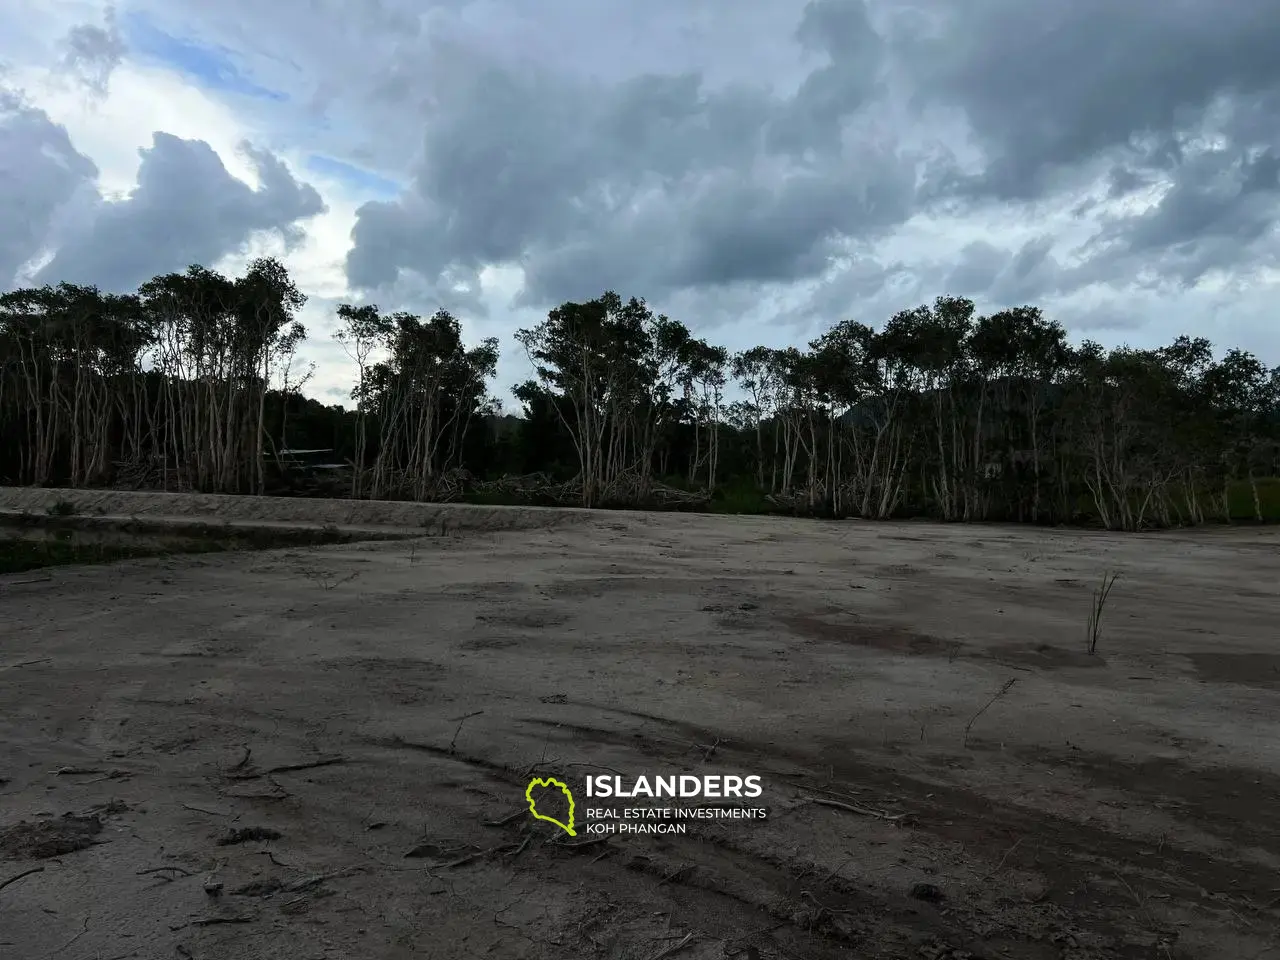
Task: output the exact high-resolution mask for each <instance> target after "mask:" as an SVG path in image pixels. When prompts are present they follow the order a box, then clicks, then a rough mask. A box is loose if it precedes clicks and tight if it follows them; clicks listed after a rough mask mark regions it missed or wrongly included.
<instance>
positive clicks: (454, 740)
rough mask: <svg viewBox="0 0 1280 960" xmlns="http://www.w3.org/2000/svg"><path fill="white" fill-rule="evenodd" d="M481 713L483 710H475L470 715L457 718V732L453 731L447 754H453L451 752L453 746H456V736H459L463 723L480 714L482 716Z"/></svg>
mask: <svg viewBox="0 0 1280 960" xmlns="http://www.w3.org/2000/svg"><path fill="white" fill-rule="evenodd" d="M482 713H484V711H483V710H475V711H473V712H471V713H468V714H466V715H464V716H461V717H459V718H458V729H457V730H455V731H453V739H452V740H450V741H449V752H450V753H453V752H454V746H455V745H456V744H457V742H458V734H460V733H461V732H462V725H463V724H464V723H466V722H467V721H468V720H470V719H471V718H472V717H478V716H480V714H482Z"/></svg>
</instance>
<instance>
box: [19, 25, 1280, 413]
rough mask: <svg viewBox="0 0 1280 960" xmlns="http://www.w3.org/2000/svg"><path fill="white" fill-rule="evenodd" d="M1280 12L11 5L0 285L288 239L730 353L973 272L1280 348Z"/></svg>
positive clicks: (520, 311) (1114, 339)
mask: <svg viewBox="0 0 1280 960" xmlns="http://www.w3.org/2000/svg"><path fill="white" fill-rule="evenodd" d="M1277 50H1280V5H1277V4H1276V3H1275V0H1230V2H1227V3H1223V2H1221V0H1123V2H1119V0H966V2H964V3H956V2H954V0H809V2H806V0H734V2H730V0H477V2H467V0H439V2H431V0H361V2H359V3H354V2H347V0H341V2H340V0H269V2H268V0H222V2H220V3H217V4H214V3H209V2H207V0H163V2H161V0H118V2H116V3H114V4H106V3H101V2H98V0H0V287H7V286H13V285H18V284H31V283H37V284H38V283H44V282H57V281H59V280H68V281H72V282H77V283H93V284H97V285H99V286H100V287H102V288H104V289H110V290H127V289H133V288H135V287H136V286H137V284H138V283H139V282H141V281H143V280H145V279H147V278H149V277H151V276H153V275H155V274H157V273H161V272H167V271H171V270H181V269H183V268H184V267H185V266H186V265H187V264H189V263H202V264H205V265H209V266H217V267H219V268H221V269H224V270H227V271H229V272H234V271H236V270H238V269H239V268H240V267H241V266H242V265H243V263H244V262H245V260H246V258H248V257H251V256H254V255H260V254H273V255H277V256H281V257H282V258H283V259H284V260H285V262H286V263H287V264H288V265H289V267H290V269H291V270H292V271H293V273H294V276H295V278H296V279H297V281H298V283H299V285H300V286H301V287H302V288H303V290H304V291H305V292H306V293H307V294H308V295H309V296H310V298H311V300H310V302H309V304H308V306H307V308H306V311H305V315H304V319H305V320H306V322H307V324H308V326H309V328H310V330H311V335H312V342H311V343H310V344H309V345H308V346H307V348H306V357H307V358H308V359H310V360H313V361H314V362H315V363H316V364H317V375H316V378H315V380H314V381H313V382H312V384H311V385H310V387H309V392H311V393H312V394H313V395H315V396H319V397H322V398H324V399H326V400H328V401H330V402H333V401H335V400H338V399H341V398H342V397H343V396H345V394H346V393H347V391H348V389H349V383H350V376H351V372H352V371H351V365H350V364H349V363H348V361H347V359H346V357H345V356H344V354H343V352H342V350H341V349H340V348H339V347H338V346H336V345H334V344H332V343H330V342H327V341H328V335H329V332H330V331H331V329H332V313H333V308H334V306H335V305H336V304H337V303H340V302H343V301H344V300H345V301H372V302H375V303H378V304H379V305H381V306H383V307H385V308H389V309H407V310H412V311H415V312H419V313H430V312H431V311H433V310H434V309H436V308H437V307H439V306H444V307H447V308H449V309H451V310H453V311H454V312H455V313H456V314H457V315H459V316H460V317H461V318H463V320H464V323H465V325H466V327H467V330H468V333H469V335H470V336H471V337H473V338H478V337H481V336H491V335H497V336H500V337H503V346H504V350H505V351H506V353H505V355H504V358H503V362H502V367H501V377H502V380H503V382H504V384H510V383H512V382H515V381H516V380H519V379H522V378H523V377H524V376H525V374H526V369H525V366H524V364H523V359H522V357H521V356H520V355H519V354H518V348H517V347H515V345H514V343H513V342H512V340H511V339H510V337H509V336H507V335H508V334H509V333H510V332H511V331H513V330H514V329H515V328H516V327H519V326H526V325H530V324H532V323H535V322H537V320H538V319H539V318H540V317H541V316H543V315H545V312H546V310H547V309H548V307H549V306H552V305H554V304H556V303H559V302H562V301H564V300H567V299H585V298H589V297H592V296H595V295H598V294H599V293H601V292H602V291H603V290H605V289H608V288H611V289H615V290H617V291H618V292H619V293H621V294H622V295H623V296H631V295H636V296H642V297H645V298H647V299H648V300H649V302H650V304H651V305H652V306H654V307H655V309H658V310H661V311H663V312H666V313H668V314H670V315H671V316H673V317H678V318H680V319H682V320H684V321H685V322H687V323H688V324H689V325H690V326H691V327H693V328H694V329H695V330H696V331H697V332H698V333H699V334H700V335H702V336H706V337H708V338H709V339H712V340H713V341H716V342H719V343H723V344H724V345H726V346H728V347H730V348H733V349H741V348H744V347H747V346H751V345H754V344H757V343H765V344H769V345H774V346H779V345H783V344H786V343H800V342H803V341H805V340H807V339H809V338H810V337H812V336H814V335H816V334H817V333H818V332H820V331H821V329H823V328H824V327H825V326H826V325H828V324H830V323H832V322H834V321H837V320H840V319H843V318H854V319H859V320H862V321H864V322H868V323H872V324H875V325H878V324H880V323H882V322H883V321H884V320H885V319H887V318H888V317H889V316H890V315H891V314H892V313H893V312H894V311H896V310H898V309H902V308H905V307H910V306H914V305H916V304H918V303H921V302H926V301H931V300H932V299H933V298H934V297H935V296H937V295H939V294H942V293H948V294H954V295H961V296H968V297H971V298H973V299H975V300H976V301H977V302H978V304H979V307H980V308H981V309H996V308H999V307H1002V306H1008V305H1016V304H1021V303H1035V304H1039V305H1041V306H1043V307H1044V308H1045V309H1046V310H1047V311H1048V312H1049V313H1050V315H1052V316H1054V317H1056V318H1057V319H1059V320H1060V321H1061V322H1063V323H1064V324H1065V325H1066V326H1067V327H1068V328H1069V330H1070V331H1071V332H1072V335H1073V337H1075V338H1077V339H1078V338H1082V337H1086V336H1087V337H1092V338H1094V339H1097V340H1101V341H1102V342H1104V343H1107V344H1114V343H1120V342H1128V343H1131V344H1133V345H1135V346H1154V345H1157V344H1159V343H1162V342H1167V341H1168V340H1169V339H1171V338H1172V337H1173V336H1176V335H1177V334H1179V333H1183V332H1185V333H1190V334H1195V335H1203V336H1207V337H1209V338H1210V339H1212V340H1213V341H1214V342H1215V343H1216V344H1218V345H1219V346H1220V347H1225V346H1241V347H1244V348H1246V349H1249V350H1252V351H1254V352H1255V353H1257V354H1259V355H1260V356H1261V357H1262V358H1263V359H1264V360H1265V361H1267V362H1269V363H1271V364H1276V363H1280V321H1278V320H1277V310H1276V302H1277V295H1278V294H1280V264H1278V263H1277V260H1278V258H1277V253H1278V252H1280V241H1278V239H1277V229H1276V223H1277V216H1278V214H1280V152H1278V151H1280V57H1277V56H1276V54H1275V52H1276V51H1277Z"/></svg>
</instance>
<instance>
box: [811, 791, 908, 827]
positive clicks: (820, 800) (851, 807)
mask: <svg viewBox="0 0 1280 960" xmlns="http://www.w3.org/2000/svg"><path fill="white" fill-rule="evenodd" d="M810 800H811V801H812V802H813V803H816V804H817V805H818V806H820V807H835V809H837V810H848V811H849V812H850V813H860V814H862V815H863V816H864V817H876V818H877V819H880V820H888V821H889V822H890V823H895V822H897V821H898V820H901V819H902V818H903V817H905V816H906V814H905V813H885V812H884V811H883V810H872V809H871V808H870V807H860V806H858V805H856V804H852V803H841V802H840V801H839V800H828V799H826V798H825V797H811V798H810Z"/></svg>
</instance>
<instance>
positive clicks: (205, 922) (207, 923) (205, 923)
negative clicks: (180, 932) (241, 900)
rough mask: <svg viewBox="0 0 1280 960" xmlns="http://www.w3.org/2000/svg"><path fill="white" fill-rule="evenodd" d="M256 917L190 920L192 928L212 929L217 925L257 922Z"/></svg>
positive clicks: (247, 915)
mask: <svg viewBox="0 0 1280 960" xmlns="http://www.w3.org/2000/svg"><path fill="white" fill-rule="evenodd" d="M257 919H258V918H257V916H256V915H250V914H241V915H238V916H234V917H202V918H200V919H199V920H192V921H191V926H193V927H212V926H215V925H216V924H219V923H253V922H254V921H255V920H257Z"/></svg>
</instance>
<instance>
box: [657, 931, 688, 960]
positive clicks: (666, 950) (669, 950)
mask: <svg viewBox="0 0 1280 960" xmlns="http://www.w3.org/2000/svg"><path fill="white" fill-rule="evenodd" d="M692 939H693V934H692V933H689V934H686V935H685V937H684V939H683V940H681V941H680V942H679V943H673V944H671V946H669V947H663V948H662V949H661V950H659V951H658V952H657V953H655V954H654V955H653V956H651V957H650V958H649V960H663V958H664V957H670V956H672V955H673V954H676V953H679V952H680V951H681V950H683V949H684V948H685V947H687V946H688V945H689V941H691V940H692Z"/></svg>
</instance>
